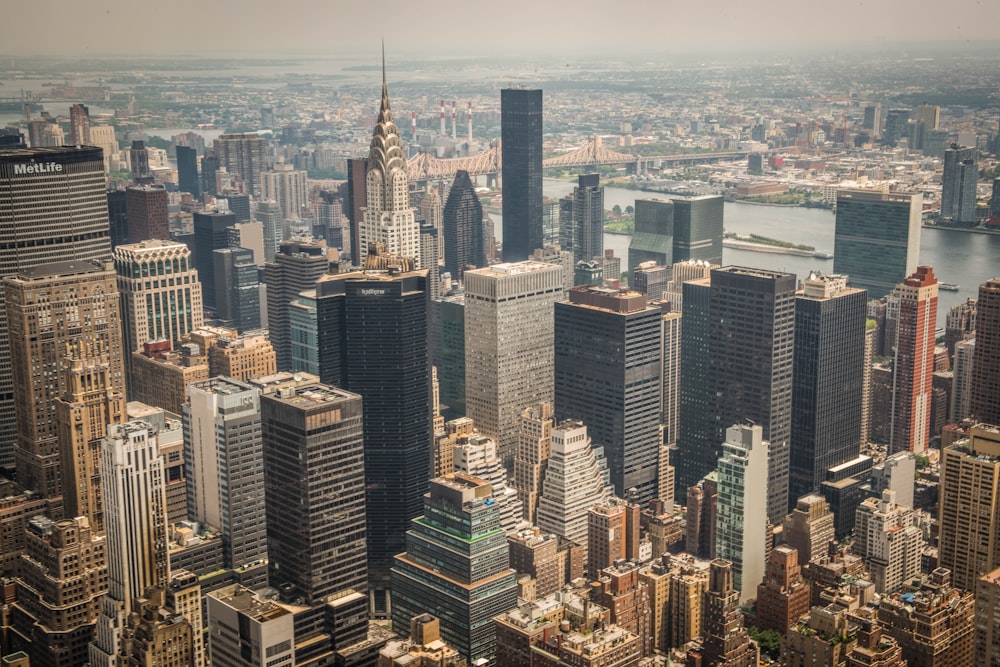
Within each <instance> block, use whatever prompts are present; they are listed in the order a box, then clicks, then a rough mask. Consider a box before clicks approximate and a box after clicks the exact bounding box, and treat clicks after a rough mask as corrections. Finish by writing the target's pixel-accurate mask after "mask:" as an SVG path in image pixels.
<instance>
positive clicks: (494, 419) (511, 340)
mask: <svg viewBox="0 0 1000 667" xmlns="http://www.w3.org/2000/svg"><path fill="white" fill-rule="evenodd" d="M562 294H563V276H562V271H561V269H560V268H559V267H557V266H555V265H552V264H546V263H543V262H534V261H525V262H517V263H514V264H509V263H503V264H494V265H493V266H491V267H489V268H484V269H477V270H475V271H466V273H465V404H466V411H467V413H468V416H469V417H471V418H472V419H474V420H475V422H476V426H477V427H478V428H479V430H480V431H481V432H482V433H483V435H485V436H487V437H490V438H493V439H494V440H496V441H497V444H498V445H499V447H500V455H501V457H502V458H503V459H504V460H509V459H512V458H513V457H514V452H515V448H516V446H517V433H518V427H519V425H520V417H521V412H522V411H523V410H524V409H525V408H526V407H529V406H531V405H536V404H538V403H539V402H541V401H548V402H551V401H552V400H553V393H554V392H553V365H554V364H553V361H554V351H553V340H554V325H553V322H554V314H553V311H554V305H555V302H556V301H558V300H559V299H561V298H562Z"/></svg>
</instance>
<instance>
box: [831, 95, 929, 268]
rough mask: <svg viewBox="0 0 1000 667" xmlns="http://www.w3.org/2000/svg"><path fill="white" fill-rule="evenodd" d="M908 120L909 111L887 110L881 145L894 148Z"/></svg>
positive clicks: (903, 132)
mask: <svg viewBox="0 0 1000 667" xmlns="http://www.w3.org/2000/svg"><path fill="white" fill-rule="evenodd" d="M909 120H910V110H909V109H889V111H887V112H886V114H885V134H884V135H883V137H882V143H883V144H885V145H886V146H895V145H896V143H897V142H898V141H899V139H900V137H902V136H903V135H904V134H905V133H906V123H907V121H909ZM834 270H836V269H834Z"/></svg>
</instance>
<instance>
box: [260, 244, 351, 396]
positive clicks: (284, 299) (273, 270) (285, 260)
mask: <svg viewBox="0 0 1000 667" xmlns="http://www.w3.org/2000/svg"><path fill="white" fill-rule="evenodd" d="M329 268H330V260H329V259H327V255H326V247H325V246H324V245H321V244H319V243H314V242H311V241H285V242H283V243H281V244H280V245H279V247H278V252H277V254H275V256H274V261H273V262H268V263H267V264H265V265H264V282H265V283H267V326H268V329H269V331H270V332H271V344H272V345H274V351H275V352H276V353H277V354H278V369H279V370H288V369H290V368H291V363H292V339H291V336H292V330H291V319H290V317H291V313H290V308H291V304H292V303H293V302H294V301H295V300H296V299H297V298H298V296H299V292H302V291H304V290H308V289H312V288H313V287H314V286H315V285H316V281H317V280H319V279H320V277H322V276H323V274H325V273H326V272H327V270H328V269H329ZM331 384H338V383H336V382H334V383H331ZM338 386H339V384H338Z"/></svg>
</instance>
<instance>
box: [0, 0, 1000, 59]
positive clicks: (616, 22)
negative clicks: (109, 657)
mask: <svg viewBox="0 0 1000 667" xmlns="http://www.w3.org/2000/svg"><path fill="white" fill-rule="evenodd" d="M711 8H712V11H706V6H705V5H700V4H695V3H671V4H669V5H653V4H652V3H649V2H643V1H642V0H621V1H619V2H617V3H613V4H612V3H605V2H596V1H595V0H583V1H582V2H576V3H552V4H547V3H538V2H529V1H528V0H508V1H507V2H504V3H501V4H499V5H496V8H495V9H493V10H492V11H487V10H484V9H483V6H482V5H480V6H478V7H477V6H475V5H469V6H468V10H467V11H465V12H462V11H456V10H455V8H454V6H452V5H442V6H441V9H442V11H434V6H433V5H427V4H425V3H418V2H401V1H400V0H386V1H384V2H378V3H346V2H329V1H328V0H327V1H322V0H289V1H288V2H285V3H283V4H281V5H280V6H275V5H273V4H271V3H266V4H265V3H249V4H244V5H240V6H239V8H238V9H236V10H235V11H234V7H233V5H231V4H229V3H219V2H196V1H195V0H176V1H175V2H173V3H171V4H169V5H161V4H138V3H132V2H128V1H126V0H105V2H104V3H102V4H99V5H93V4H84V3H66V4H64V5H62V6H60V7H59V13H58V20H54V17H53V10H52V6H51V5H46V4H44V3H18V4H16V5H14V6H12V7H10V8H8V9H7V11H6V17H7V19H8V21H9V22H10V24H11V25H17V26H20V28H21V29H19V30H8V31H5V35H4V43H3V46H2V47H0V52H2V53H3V54H4V55H6V56H12V55H13V56H18V55H20V56H40V55H51V56H64V55H71V54H72V55H74V56H77V57H103V56H118V57H121V56H134V57H147V56H158V55H179V54H190V55H193V54H197V53H205V54H216V55H221V54H222V53H229V54H248V53H259V54H261V55H266V54H275V53H281V52H287V53H296V52H297V53H303V54H305V53H308V54H316V53H326V54H330V55H337V54H357V55H364V54H365V53H366V52H368V51H371V52H376V51H377V49H378V44H379V42H380V40H381V39H382V38H383V37H384V39H385V42H386V46H387V49H390V50H391V51H392V52H393V54H395V55H396V57H399V56H400V55H402V54H411V55H412V54H413V52H415V51H416V52H421V53H433V54H436V55H440V56H442V57H446V56H454V55H462V56H467V57H476V56H480V57H481V56H488V57H497V56H500V57H505V58H506V57H517V56H518V55H521V54H525V55H527V54H539V53H547V54H552V55H556V54H559V55H565V56H580V55H589V56H597V55H614V54H620V55H622V56H628V55H636V54H645V53H659V52H679V51H691V52H696V53H711V52H719V53H733V52H737V51H744V50H751V49H752V50H755V51H785V50H799V49H801V50H811V51H815V50H820V49H826V50H831V49H837V48H841V49H845V48H846V49H853V48H861V49H892V48H896V47H898V48H904V47H906V48H910V47H912V46H914V45H917V46H921V45H922V46H926V47H927V48H930V49H932V48H933V47H934V46H935V44H939V43H952V44H954V43H956V42H968V43H969V44H970V47H981V46H992V45H991V44H982V42H983V41H989V42H993V43H994V44H1000V41H997V40H998V38H997V34H996V30H995V28H996V26H997V25H1000V3H998V2H988V1H987V2H983V1H982V0H955V1H954V2H952V3H949V4H948V5H947V6H946V7H944V8H943V7H942V6H941V5H940V4H939V3H932V2H929V1H928V0H917V1H914V2H907V1H905V0H886V1H884V2H877V3H868V4H866V3H864V2H858V3H856V4H852V5H837V6H829V7H828V8H827V10H826V11H825V12H823V13H820V12H818V11H817V9H816V6H815V5H811V4H809V3H806V4H803V3H799V2H792V1H791V0H762V1H761V2H758V3H755V4H754V5H753V6H752V7H751V6H749V5H747V4H746V3H736V2H733V1H732V0H723V1H722V2H720V3H716V4H714V5H711ZM446 10H450V11H446ZM974 43H978V44H974Z"/></svg>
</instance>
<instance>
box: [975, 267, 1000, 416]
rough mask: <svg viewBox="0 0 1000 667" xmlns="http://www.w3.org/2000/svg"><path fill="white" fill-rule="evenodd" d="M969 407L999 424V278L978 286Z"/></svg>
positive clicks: (977, 413)
mask: <svg viewBox="0 0 1000 667" xmlns="http://www.w3.org/2000/svg"><path fill="white" fill-rule="evenodd" d="M969 411H970V412H971V413H972V415H973V418H975V419H978V420H979V421H982V422H986V423H987V424H1000V278H993V279H991V280H987V281H986V282H985V283H983V284H982V285H980V286H979V300H978V301H977V302H976V351H975V354H974V355H973V362H972V378H971V381H970V389H969Z"/></svg>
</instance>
